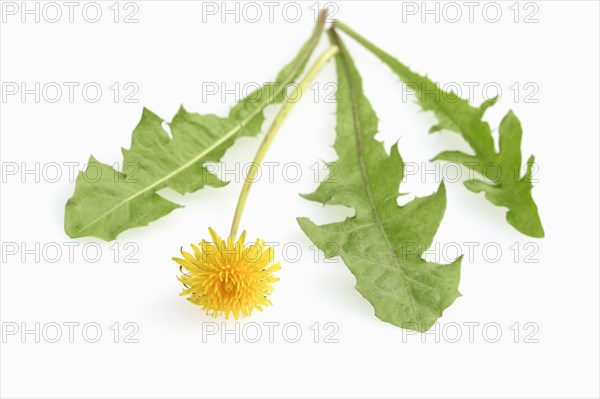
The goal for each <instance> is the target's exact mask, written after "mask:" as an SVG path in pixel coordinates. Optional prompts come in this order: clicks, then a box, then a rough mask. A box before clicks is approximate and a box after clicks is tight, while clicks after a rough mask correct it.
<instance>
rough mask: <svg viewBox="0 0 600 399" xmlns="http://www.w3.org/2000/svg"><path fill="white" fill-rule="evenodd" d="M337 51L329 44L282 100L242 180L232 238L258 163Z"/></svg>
mask: <svg viewBox="0 0 600 399" xmlns="http://www.w3.org/2000/svg"><path fill="white" fill-rule="evenodd" d="M337 52H338V47H337V46H331V47H330V48H329V49H328V50H327V51H325V52H324V53H323V54H322V55H321V56H320V57H319V58H318V59H317V60H316V61H315V63H314V64H313V65H312V66H311V67H310V69H309V70H308V72H307V73H306V75H304V77H303V78H302V80H301V81H300V83H299V84H298V85H297V86H295V87H294V93H293V94H292V95H291V96H289V97H288V98H292V99H294V101H290V100H289V99H288V100H286V101H284V103H283V106H282V107H281V109H280V110H279V112H278V113H277V116H276V117H275V120H274V121H273V123H272V124H271V126H270V127H269V130H268V131H267V134H265V137H264V138H263V141H262V143H261V144H260V147H259V148H258V151H257V152H256V155H255V156H254V160H253V161H252V164H251V165H250V168H249V170H248V176H246V179H245V181H244V185H243V186H242V190H241V192H240V197H239V199H238V202H237V206H236V208H235V214H234V215H233V222H232V223H231V232H230V233H229V236H230V237H231V238H233V239H235V238H236V236H237V231H238V227H239V225H240V220H241V219H242V213H243V212H244V207H245V205H246V201H247V199H248V194H249V193H250V188H251V187H252V183H253V182H254V179H256V176H257V174H258V170H259V167H260V164H261V163H262V161H263V159H264V158H265V155H266V154H267V150H268V149H269V147H270V146H271V143H272V142H273V140H274V139H275V136H276V135H277V132H279V129H280V128H281V126H282V125H283V122H284V121H285V120H286V118H287V116H288V115H289V113H290V111H291V110H292V108H294V105H295V104H296V103H297V102H298V101H299V100H300V97H301V96H302V93H304V92H306V91H307V90H308V86H309V85H310V84H311V83H312V82H313V80H314V79H315V77H316V76H317V75H318V74H319V72H320V71H321V70H322V69H323V67H324V66H325V65H326V64H327V62H328V61H329V60H330V59H331V58H332V57H333V56H334V55H335V54H337Z"/></svg>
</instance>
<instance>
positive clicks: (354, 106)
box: [338, 44, 417, 314]
mask: <svg viewBox="0 0 600 399" xmlns="http://www.w3.org/2000/svg"><path fill="white" fill-rule="evenodd" d="M338 47H340V53H339V57H340V59H341V60H342V65H343V68H344V70H345V71H346V78H347V81H348V89H349V90H348V91H349V97H350V106H351V111H352V122H353V125H354V136H355V139H356V150H357V157H358V164H359V169H360V173H361V177H362V180H363V183H364V186H365V189H366V192H367V198H368V200H369V201H368V202H369V206H370V208H371V212H372V213H373V216H374V217H375V222H376V223H375V224H376V225H377V227H378V228H379V231H380V232H381V235H382V236H383V238H384V242H385V245H386V247H387V250H388V252H389V254H390V257H391V258H392V261H393V262H394V264H395V266H396V268H397V270H398V272H399V273H400V276H401V277H402V282H403V284H404V288H405V290H406V292H407V293H408V297H409V298H410V304H411V308H412V310H413V312H414V314H416V313H417V308H416V304H415V298H414V297H413V294H412V292H411V290H410V288H409V285H408V282H407V281H406V276H405V275H404V272H403V270H402V265H401V264H400V262H399V261H398V258H397V256H396V253H395V252H394V248H393V247H392V244H391V242H390V240H389V238H388V236H387V232H386V231H385V229H384V228H383V220H382V218H381V216H380V215H379V211H378V210H377V206H376V204H375V200H374V198H373V193H372V192H371V186H370V185H369V175H368V173H367V167H366V164H365V159H364V153H363V142H362V126H361V123H360V117H359V113H358V100H357V98H356V93H355V88H354V85H353V83H352V80H351V79H350V66H349V65H348V60H347V58H346V49H345V48H344V47H342V46H341V45H339V44H338Z"/></svg>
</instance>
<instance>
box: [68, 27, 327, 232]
mask: <svg viewBox="0 0 600 399" xmlns="http://www.w3.org/2000/svg"><path fill="white" fill-rule="evenodd" d="M319 36H320V32H319V31H318V30H317V31H316V32H315V33H314V34H313V36H312V37H311V39H310V40H309V45H308V47H307V48H306V49H305V51H304V54H303V56H302V57H301V58H300V59H299V62H297V63H296V65H294V67H293V68H292V70H291V71H290V73H289V74H288V76H287V77H286V79H285V80H284V82H283V84H280V85H278V87H277V90H275V91H273V92H272V95H271V96H269V98H268V101H264V102H263V104H261V105H260V106H259V107H257V108H256V109H255V110H254V111H252V112H251V113H250V114H249V115H248V116H247V117H246V118H244V119H243V120H242V121H241V122H239V123H238V124H237V125H236V126H235V127H234V128H233V129H232V130H230V131H229V132H228V133H226V134H225V135H224V136H223V137H222V138H221V139H219V140H217V141H216V142H215V143H214V144H212V145H211V146H209V147H208V148H207V149H205V150H204V151H202V152H201V153H200V154H198V155H197V156H195V157H194V158H192V159H191V160H189V161H188V162H186V163H184V164H183V165H181V166H180V167H178V168H177V169H175V170H174V171H172V172H171V173H169V174H168V175H166V176H164V177H162V178H160V179H159V180H157V181H156V182H154V183H152V184H150V185H148V186H146V187H144V188H143V189H142V190H140V191H138V192H136V193H135V194H133V195H131V196H129V197H128V198H126V199H124V200H123V201H121V202H119V203H118V204H116V205H115V206H113V207H112V208H110V209H109V210H107V211H106V212H104V213H102V214H101V215H100V216H98V217H96V218H95V219H93V220H92V221H91V222H89V223H88V224H86V225H85V226H83V227H81V228H80V229H79V233H83V232H84V231H85V230H86V229H88V228H90V227H91V226H93V225H94V224H96V223H98V222H99V221H101V220H102V219H104V218H105V217H106V216H107V215H109V214H110V213H112V212H114V211H115V210H116V209H118V208H120V207H122V206H125V204H127V203H129V202H131V201H133V200H134V199H135V198H137V197H139V196H140V195H143V194H145V193H147V192H149V191H154V188H156V187H158V186H160V185H161V184H163V183H165V182H166V181H168V180H169V179H171V178H172V177H173V176H176V175H177V174H179V173H181V172H182V171H183V170H185V169H187V168H189V167H190V166H192V165H193V164H195V163H196V162H198V161H200V160H201V159H202V158H203V157H205V156H206V155H208V154H209V153H210V152H211V151H213V150H214V149H216V148H217V147H218V146H220V145H221V144H223V143H224V142H225V141H227V140H228V139H230V138H231V137H233V136H234V135H235V134H236V133H237V132H238V131H239V130H240V129H241V128H242V127H243V126H244V125H246V123H248V122H249V121H251V120H252V119H253V118H254V117H255V116H256V115H258V113H260V112H262V111H263V110H264V108H265V107H266V106H267V105H269V104H271V103H272V102H273V99H275V98H276V97H277V96H278V95H279V94H280V93H281V92H282V91H283V90H284V89H286V87H287V84H288V83H290V82H291V81H292V77H293V76H295V74H296V73H297V72H298V70H299V69H300V68H301V66H302V65H303V64H304V63H305V61H306V60H307V58H308V56H310V54H311V53H312V50H313V49H314V47H315V46H316V44H317V41H318V38H319Z"/></svg>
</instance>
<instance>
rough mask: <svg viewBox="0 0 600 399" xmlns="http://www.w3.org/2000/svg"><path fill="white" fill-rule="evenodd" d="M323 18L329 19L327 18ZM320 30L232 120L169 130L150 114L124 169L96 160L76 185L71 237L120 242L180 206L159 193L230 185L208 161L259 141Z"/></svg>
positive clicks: (178, 123) (187, 117)
mask: <svg viewBox="0 0 600 399" xmlns="http://www.w3.org/2000/svg"><path fill="white" fill-rule="evenodd" d="M323 18H324V17H323V16H322V19H323ZM323 23H324V21H323V20H321V21H319V23H318V24H317V27H316V28H315V31H314V32H313V35H312V36H311V38H310V39H309V40H308V41H307V42H306V43H305V44H304V46H303V47H302V48H301V50H300V52H299V53H298V55H297V56H296V57H295V58H294V60H293V61H292V62H290V63H289V64H288V65H287V66H286V67H285V68H284V69H283V70H282V71H281V72H280V73H279V75H278V77H277V79H276V81H275V82H273V83H267V84H265V85H264V86H262V87H261V88H259V89H258V90H256V91H254V92H253V93H251V94H249V95H248V96H247V97H246V98H244V99H243V100H241V101H240V102H239V103H238V104H237V105H236V106H235V107H233V108H232V109H231V111H230V113H229V115H228V116H227V117H219V116H216V115H210V114H209V115H200V114H197V113H192V112H188V111H186V110H185V109H183V107H181V108H180V109H179V111H178V112H177V114H176V115H175V117H174V118H173V120H172V121H171V122H170V123H169V127H170V130H171V133H172V138H171V137H169V135H168V134H167V133H166V132H165V130H164V129H163V127H162V123H163V119H161V118H160V117H159V116H157V115H156V114H154V113H152V112H151V111H149V110H147V109H144V111H143V113H142V118H141V120H140V122H139V123H138V125H137V126H136V128H135V130H134V131H133V135H132V140H131V148H130V149H123V150H122V152H123V170H122V171H117V170H115V169H113V168H112V167H111V166H109V165H106V164H102V163H100V162H98V161H97V160H96V159H94V158H93V157H92V158H90V162H89V163H88V166H87V168H86V170H85V171H83V172H81V173H80V174H79V175H78V177H77V181H76V185H75V193H74V194H73V196H72V197H71V198H70V199H69V200H68V202H67V204H66V206H65V231H66V233H67V234H68V235H69V236H70V237H72V238H75V237H84V236H94V237H98V238H101V239H103V240H107V241H109V240H114V239H115V238H116V237H117V236H118V235H119V234H120V233H122V232H123V231H125V230H128V229H131V228H134V227H140V226H145V225H147V224H148V223H150V222H152V221H154V220H156V219H158V218H160V217H163V216H165V215H167V214H169V213H170V212H171V211H173V210H174V209H176V208H179V207H180V205H179V204H176V203H174V202H172V201H169V200H167V199H165V198H163V197H162V196H160V195H159V194H157V191H158V190H161V189H163V188H166V187H168V188H171V189H173V190H175V191H177V192H178V193H179V194H185V193H191V192H194V191H197V190H199V189H201V188H203V187H205V186H212V187H220V186H223V185H225V184H226V183H225V182H223V181H221V180H220V179H219V178H218V177H217V176H215V175H214V174H212V173H211V172H209V171H208V169H207V168H206V167H205V166H204V164H205V163H206V162H215V161H219V160H220V159H221V157H222V156H223V154H224V153H225V151H226V150H227V149H228V148H229V147H231V146H232V145H233V143H234V141H235V140H236V139H237V138H238V137H240V136H256V135H257V134H258V133H259V132H260V130H261V126H262V124H263V121H264V115H263V110H264V108H265V107H266V106H267V105H269V104H273V103H280V102H282V101H283V100H284V97H285V94H286V93H285V90H286V88H287V87H288V85H289V84H290V83H292V82H294V80H295V79H296V78H297V77H298V76H299V74H300V73H301V72H302V70H303V69H304V66H305V65H306V63H307V61H308V59H309V58H310V55H311V54H312V52H313V50H314V48H315V47H316V45H317V43H318V41H319V38H320V36H321V33H322V29H323Z"/></svg>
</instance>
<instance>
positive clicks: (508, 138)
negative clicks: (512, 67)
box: [336, 23, 544, 237]
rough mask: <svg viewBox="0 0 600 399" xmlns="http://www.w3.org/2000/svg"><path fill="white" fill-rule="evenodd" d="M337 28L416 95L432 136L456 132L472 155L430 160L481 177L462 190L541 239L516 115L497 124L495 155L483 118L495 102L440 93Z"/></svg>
mask: <svg viewBox="0 0 600 399" xmlns="http://www.w3.org/2000/svg"><path fill="white" fill-rule="evenodd" d="M336 27H338V28H339V29H341V30H343V31H344V32H346V33H348V34H349V35H350V36H351V37H353V38H354V39H356V40H357V41H358V42H359V43H361V44H362V45H363V46H364V47H365V48H367V49H368V50H370V51H371V52H372V53H373V54H374V55H376V56H377V57H378V58H379V59H380V60H381V61H383V62H384V63H385V64H386V65H388V66H389V67H390V68H391V69H392V71H393V72H394V73H396V75H398V77H399V78H400V79H401V80H402V81H403V82H405V83H406V85H407V86H408V87H409V88H411V89H412V90H413V91H414V93H415V95H416V98H417V101H418V102H419V104H420V105H421V107H422V108H423V109H424V110H426V111H432V112H433V113H434V114H435V116H436V118H437V120H438V124H437V125H436V126H433V127H432V128H431V129H430V133H431V132H437V131H440V130H442V129H446V130H450V131H453V132H457V133H459V134H460V135H461V136H462V137H463V138H464V139H465V140H466V141H467V143H468V144H469V146H470V147H471V148H472V149H473V152H474V154H473V155H470V154H465V153H462V152H458V151H447V152H442V153H441V154H438V155H437V156H436V157H435V158H434V160H444V161H450V162H455V163H459V164H462V165H465V166H466V167H468V168H471V169H473V170H474V171H476V172H477V173H479V174H480V175H482V176H483V177H484V178H485V179H486V180H488V182H485V181H481V180H475V179H471V180H467V181H465V186H466V187H467V188H468V189H469V190H471V191H473V192H476V193H478V192H482V191H483V192H485V196H486V198H487V199H488V200H489V201H490V202H492V203H493V204H495V205H499V206H503V207H506V208H508V212H507V214H506V219H507V221H508V223H510V224H511V225H512V226H513V227H515V228H516V229H517V230H518V231H520V232H521V233H523V234H526V235H528V236H531V237H543V236H544V228H543V227H542V222H541V220H540V217H539V214H538V209H537V205H536V204H535V202H534V200H533V197H532V196H531V189H532V188H533V185H532V184H531V175H532V168H533V165H534V162H533V161H534V158H533V156H531V157H530V158H529V160H528V162H527V168H526V172H525V174H524V175H523V176H521V169H522V166H523V165H522V162H521V138H522V129H521V124H520V122H519V120H518V119H517V117H516V116H515V115H514V113H513V112H512V111H509V112H508V114H507V115H506V116H505V117H504V119H503V120H502V123H501V124H500V151H499V152H496V151H495V149H494V139H493V137H492V132H491V129H490V126H489V124H488V123H487V122H485V121H483V119H482V118H483V114H484V112H485V110H486V109H487V108H488V107H490V106H492V105H494V104H495V103H496V101H497V98H494V99H490V100H487V101H485V102H484V103H483V104H482V105H481V106H480V107H473V106H471V105H470V104H469V102H468V101H467V100H465V99H463V98H460V97H459V96H457V95H456V94H455V93H453V92H446V91H443V90H442V89H440V87H439V85H438V84H437V83H435V82H433V81H431V80H430V79H428V78H427V77H426V76H421V75H419V74H417V73H414V72H413V71H411V70H410V69H409V68H408V67H407V66H405V65H404V64H402V63H401V62H400V61H398V60H397V59H396V58H394V57H392V56H391V55H390V54H388V53H386V52H385V51H383V50H382V49H380V48H379V47H377V46H375V45H374V44H373V43H371V42H370V41H368V40H366V39H365V38H363V37H362V36H360V35H359V34H358V33H356V32H355V31H353V30H352V29H351V28H349V27H348V26H347V25H344V24H342V23H336Z"/></svg>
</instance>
